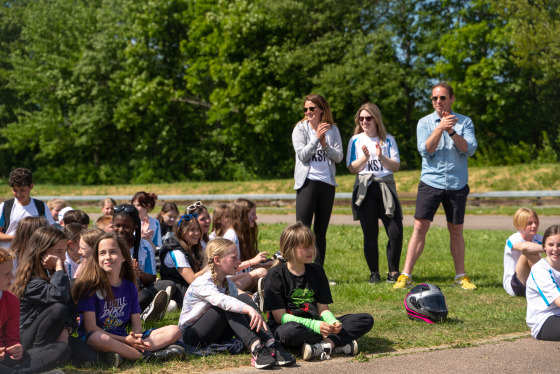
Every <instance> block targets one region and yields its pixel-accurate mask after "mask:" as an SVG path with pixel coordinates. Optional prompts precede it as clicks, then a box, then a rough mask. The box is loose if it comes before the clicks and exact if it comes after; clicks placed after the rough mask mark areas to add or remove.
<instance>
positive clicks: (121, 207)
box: [115, 205, 136, 213]
mask: <svg viewBox="0 0 560 374" xmlns="http://www.w3.org/2000/svg"><path fill="white" fill-rule="evenodd" d="M135 210H136V208H135V207H133V206H124V205H117V206H116V207H115V213H120V212H123V211H124V212H125V213H132V212H134V211H135Z"/></svg>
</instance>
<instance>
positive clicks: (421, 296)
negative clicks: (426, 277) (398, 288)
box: [404, 283, 447, 323]
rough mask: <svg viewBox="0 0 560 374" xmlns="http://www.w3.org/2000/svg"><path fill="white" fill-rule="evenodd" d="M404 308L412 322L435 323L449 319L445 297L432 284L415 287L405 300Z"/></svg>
mask: <svg viewBox="0 0 560 374" xmlns="http://www.w3.org/2000/svg"><path fill="white" fill-rule="evenodd" d="M404 306H405V308H406V312H407V313H408V318H410V319H412V320H416V321H424V322H427V323H434V322H439V321H442V320H444V319H446V318H447V305H445V296H443V293H442V292H441V290H440V289H439V287H438V286H435V285H433V284H430V283H422V284H419V285H417V286H416V287H414V288H413V289H412V290H411V291H410V292H409V293H408V295H406V297H405V298H404Z"/></svg>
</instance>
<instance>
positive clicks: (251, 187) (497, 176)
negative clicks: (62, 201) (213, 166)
mask: <svg viewBox="0 0 560 374" xmlns="http://www.w3.org/2000/svg"><path fill="white" fill-rule="evenodd" d="M559 174H560V165H559V164H549V165H538V166H533V165H529V164H526V165H515V166H496V167H485V168H469V185H470V187H471V192H486V191H505V190H557V189H560V179H559V178H558V175H559ZM187 177H188V176H187ZM419 177H420V172H419V171H401V172H397V173H396V174H395V179H396V182H397V189H398V191H399V192H400V193H410V194H414V193H415V192H416V188H417V186H418V179H419ZM337 182H338V183H339V185H340V187H339V188H338V192H351V191H352V185H353V183H354V176H353V175H342V176H339V177H337ZM142 190H145V191H153V192H155V193H157V194H158V195H179V194H181V195H183V194H222V193H229V194H237V193H247V194H253V193H292V192H293V179H292V178H289V179H276V180H258V181H247V182H177V183H159V184H141V185H110V186H76V185H46V184H37V185H35V188H34V189H33V195H47V196H56V195H59V196H60V195H107V196H111V195H133V194H134V193H135V192H137V191H142ZM0 196H4V197H10V196H11V190H10V187H9V186H7V183H2V188H0Z"/></svg>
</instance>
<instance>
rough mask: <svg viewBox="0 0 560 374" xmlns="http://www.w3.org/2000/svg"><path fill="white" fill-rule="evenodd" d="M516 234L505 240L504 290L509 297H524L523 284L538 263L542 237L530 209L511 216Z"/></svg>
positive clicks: (536, 219)
mask: <svg viewBox="0 0 560 374" xmlns="http://www.w3.org/2000/svg"><path fill="white" fill-rule="evenodd" d="M513 226H515V227H516V228H517V230H518V231H517V232H516V233H515V234H512V235H511V236H510V237H509V238H508V240H506V246H505V248H504V279H503V284H504V290H506V292H507V293H508V294H509V295H511V296H525V284H526V283H527V277H529V273H530V272H531V267H532V266H533V265H534V264H536V263H537V262H539V261H540V259H541V253H542V252H544V250H543V247H542V235H539V234H537V231H538V230H539V216H538V215H537V212H535V211H534V210H533V209H531V208H519V209H517V211H516V212H515V214H514V215H513Z"/></svg>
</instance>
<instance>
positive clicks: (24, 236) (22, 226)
mask: <svg viewBox="0 0 560 374" xmlns="http://www.w3.org/2000/svg"><path fill="white" fill-rule="evenodd" d="M48 225H49V221H47V219H46V218H45V217H25V218H24V219H22V220H21V221H19V223H18V227H17V230H16V233H15V235H14V239H13V240H12V244H10V251H11V252H12V253H13V254H14V256H16V258H17V259H18V261H19V259H20V258H22V257H23V254H24V252H25V251H27V248H28V245H29V239H31V236H32V235H33V233H34V232H35V231H37V229H38V228H40V227H47V226H48Z"/></svg>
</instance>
